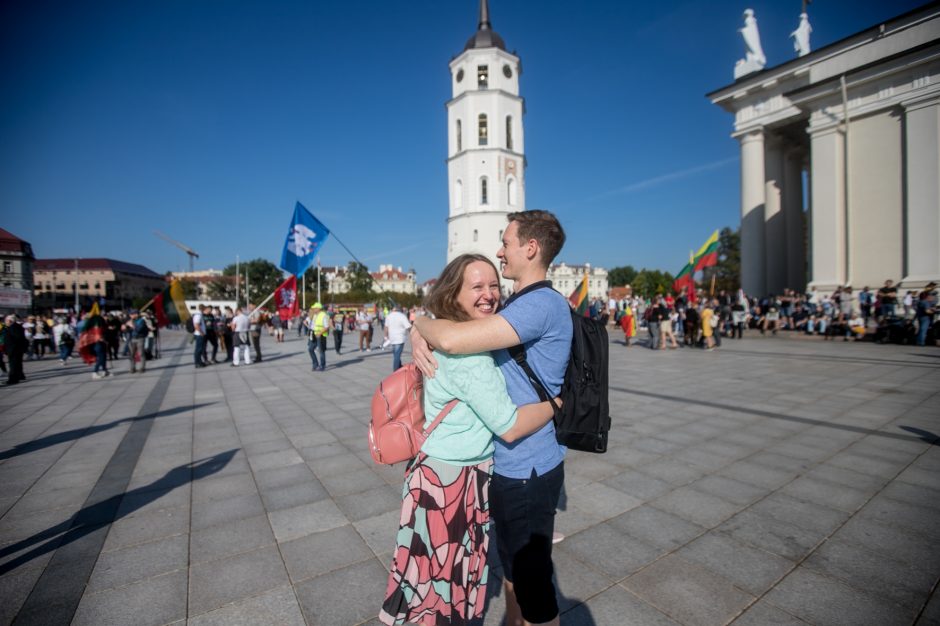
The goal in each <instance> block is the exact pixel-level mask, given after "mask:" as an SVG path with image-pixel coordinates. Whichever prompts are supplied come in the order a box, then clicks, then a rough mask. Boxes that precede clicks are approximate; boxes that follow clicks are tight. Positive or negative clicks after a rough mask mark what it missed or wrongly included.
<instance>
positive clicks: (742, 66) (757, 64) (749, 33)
mask: <svg viewBox="0 0 940 626" xmlns="http://www.w3.org/2000/svg"><path fill="white" fill-rule="evenodd" d="M738 32H739V33H741V36H742V37H744V44H745V45H746V46H747V52H746V53H745V55H744V58H743V59H739V60H738V62H737V63H735V64H734V78H735V80H737V79H738V78H741V77H742V76H746V75H747V74H751V73H753V72H759V71H760V70H762V69H764V66H765V65H767V57H765V56H764V49H763V48H762V47H761V45H760V32H759V31H758V30H757V18H756V17H754V11H753V9H744V27H743V28H740V29H739V30H738Z"/></svg>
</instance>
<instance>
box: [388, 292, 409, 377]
mask: <svg viewBox="0 0 940 626" xmlns="http://www.w3.org/2000/svg"><path fill="white" fill-rule="evenodd" d="M410 328H411V322H409V321H408V317H407V316H406V315H405V314H404V313H402V312H401V307H400V306H399V305H397V304H396V305H395V306H394V307H393V308H392V312H391V313H389V314H388V317H386V318H385V339H386V340H387V341H388V343H389V344H391V346H392V371H393V372H394V371H397V370H398V368H400V367H401V352H402V350H404V348H405V336H406V335H407V334H408V329H410Z"/></svg>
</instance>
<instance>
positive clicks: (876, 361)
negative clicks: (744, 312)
mask: <svg viewBox="0 0 940 626" xmlns="http://www.w3.org/2000/svg"><path fill="white" fill-rule="evenodd" d="M724 351H725V352H728V353H731V354H735V355H739V356H756V357H759V358H761V359H766V358H767V354H766V353H764V352H752V351H750V350H741V349H739V348H724ZM774 358H775V359H780V358H783V359H800V360H802V359H811V360H814V361H834V362H836V363H843V362H845V363H864V364H868V365H881V364H884V365H905V366H908V367H928V368H931V369H937V367H940V366H938V365H934V364H931V363H917V362H914V361H902V360H900V359H880V358H872V357H857V356H834V355H830V354H804V353H800V354H787V353H785V352H775V353H774Z"/></svg>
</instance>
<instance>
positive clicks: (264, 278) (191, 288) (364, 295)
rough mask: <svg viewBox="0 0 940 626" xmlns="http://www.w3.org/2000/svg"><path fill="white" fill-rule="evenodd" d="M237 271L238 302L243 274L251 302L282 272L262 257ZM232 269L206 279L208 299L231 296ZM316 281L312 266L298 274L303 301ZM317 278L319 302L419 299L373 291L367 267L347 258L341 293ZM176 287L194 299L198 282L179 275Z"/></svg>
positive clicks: (313, 292) (310, 299)
mask: <svg viewBox="0 0 940 626" xmlns="http://www.w3.org/2000/svg"><path fill="white" fill-rule="evenodd" d="M237 271H238V273H239V274H240V277H239V278H240V281H239V283H238V292H239V296H240V298H241V300H242V302H244V298H245V284H246V279H245V277H246V275H247V284H248V286H249V288H250V289H251V294H250V295H251V300H252V301H253V302H260V301H261V300H263V299H264V298H266V297H267V296H268V295H269V294H270V293H272V292H273V291H274V290H275V289H277V286H278V285H280V284H281V283H282V282H284V272H283V271H282V270H281V268H279V267H278V266H277V265H275V264H274V263H272V262H271V261H268V260H267V259H263V258H258V259H252V260H250V261H245V262H243V263H240V264H239V265H238V266H237ZM235 272H236V265H235V264H234V263H232V264H231V265H227V266H226V267H225V268H224V269H223V270H222V275H221V276H216V277H215V278H213V279H212V280H211V281H209V284H208V285H207V290H208V293H209V298H210V299H211V300H234V299H235V281H236V279H235ZM317 280H318V278H317V268H316V266H312V267H310V268H309V269H307V271H306V272H304V275H303V277H298V280H297V288H298V290H301V289H303V288H304V285H306V301H307V305H308V306H309V305H311V304H313V303H314V302H315V301H316V299H317ZM319 281H320V298H321V300H322V302H323V304H332V303H342V304H365V303H372V302H376V303H378V304H380V305H383V306H390V305H391V304H392V303H398V304H400V305H402V306H404V307H411V306H415V305H416V304H418V303H419V302H420V300H421V298H420V296H417V295H415V294H408V293H399V292H392V291H383V292H376V291H373V290H372V283H373V280H372V275H371V274H370V273H369V268H368V267H366V266H365V265H363V264H361V263H358V262H356V261H350V262H349V264H348V265H347V266H346V282H347V283H348V284H349V291H347V292H344V293H335V294H334V293H331V292H330V284H329V281H328V280H327V279H326V275H325V273H323V272H321V273H320V276H319ZM180 286H181V287H182V289H183V295H184V297H185V298H186V299H187V300H197V299H198V284H197V282H196V281H195V280H193V279H191V278H181V279H180ZM298 298H301V301H303V297H302V295H301V294H299V293H298Z"/></svg>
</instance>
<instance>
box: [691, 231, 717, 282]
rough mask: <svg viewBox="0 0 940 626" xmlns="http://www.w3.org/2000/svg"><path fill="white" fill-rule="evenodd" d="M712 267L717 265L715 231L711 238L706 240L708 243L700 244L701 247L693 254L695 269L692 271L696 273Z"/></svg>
mask: <svg viewBox="0 0 940 626" xmlns="http://www.w3.org/2000/svg"><path fill="white" fill-rule="evenodd" d="M713 265H718V231H717V230H716V231H715V232H713V233H712V236H711V237H709V238H708V241H706V242H705V243H704V244H702V247H701V248H699V249H698V252H696V253H695V264H694V266H695V269H694V270H693V271H695V272H697V271H699V270H702V269H705V268H706V267H711V266H713Z"/></svg>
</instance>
